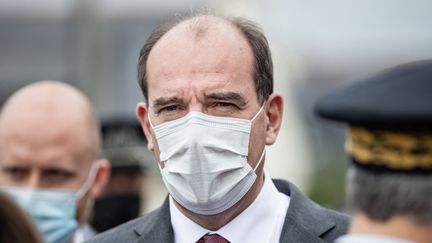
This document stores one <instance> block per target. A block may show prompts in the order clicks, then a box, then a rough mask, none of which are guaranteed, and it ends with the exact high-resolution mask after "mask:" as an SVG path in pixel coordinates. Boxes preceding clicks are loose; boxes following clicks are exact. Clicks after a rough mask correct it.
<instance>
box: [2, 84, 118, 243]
mask: <svg viewBox="0 0 432 243" xmlns="http://www.w3.org/2000/svg"><path fill="white" fill-rule="evenodd" d="M100 146H101V141H100V128H99V123H98V119H97V117H96V115H95V113H94V111H93V109H92V107H91V105H90V102H89V100H88V99H87V98H86V97H85V96H84V95H83V94H82V93H81V92H80V91H79V90H77V89H76V88H74V87H72V86H70V85H67V84H65V83H62V82H58V81H40V82H36V83H33V84H30V85H28V86H25V87H23V88H21V89H20V90H18V91H17V92H15V93H14V94H12V95H11V97H10V98H9V99H8V100H7V101H6V103H5V104H4V106H3V108H2V110H1V113H0V185H1V189H2V190H4V191H6V192H7V193H8V194H9V195H11V196H12V197H13V198H14V199H15V200H16V202H17V203H18V204H19V205H20V206H21V207H22V208H23V209H24V210H25V211H27V212H28V213H29V214H30V215H31V216H32V218H33V220H34V222H35V224H36V226H37V228H38V229H39V231H40V232H41V234H42V235H43V238H44V241H45V242H48V243H51V242H80V241H83V240H85V239H87V238H89V237H90V236H91V232H90V230H89V228H88V226H87V224H86V222H87V220H88V212H89V210H88V207H89V206H90V205H91V204H92V201H93V200H94V199H95V198H96V197H97V196H99V194H100V193H101V191H102V188H103V187H104V185H105V184H106V182H107V180H108V177H109V171H110V167H109V164H108V162H107V161H106V160H104V159H101V158H100V154H101V151H100ZM89 234H90V235H89Z"/></svg>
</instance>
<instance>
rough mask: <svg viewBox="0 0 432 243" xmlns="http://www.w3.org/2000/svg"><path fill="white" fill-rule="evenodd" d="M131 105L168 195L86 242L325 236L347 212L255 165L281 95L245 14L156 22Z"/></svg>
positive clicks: (263, 45) (329, 237) (276, 125)
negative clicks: (140, 98)
mask: <svg viewBox="0 0 432 243" xmlns="http://www.w3.org/2000/svg"><path fill="white" fill-rule="evenodd" d="M138 76H139V84H140V86H141V89H142V91H143V94H144V97H145V99H146V103H139V104H138V105H137V108H136V112H137V116H138V119H139V120H140V122H141V125H142V127H143V130H144V133H145V135H146V137H147V140H148V149H149V150H151V151H153V152H154V154H155V156H156V158H157V160H158V161H159V167H160V170H161V174H162V178H163V180H164V182H165V185H166V187H167V189H168V191H169V194H170V196H169V197H168V198H167V199H166V201H165V202H164V204H163V205H162V207H161V208H159V209H158V210H156V211H154V212H151V213H150V214H148V215H146V216H144V217H142V218H139V219H137V220H134V221H132V222H130V223H127V224H125V225H122V226H120V227H118V228H115V229H114V230H111V231H108V232H106V233H104V234H101V235H100V236H98V237H96V238H95V239H94V240H93V241H90V242H128V241H130V242H132V241H133V242H135V241H137V242H176V243H181V242H234V243H237V242H259V243H263V242H311V243H312V242H314V243H315V242H332V241H333V240H334V239H335V238H337V237H338V236H339V235H341V234H343V233H344V232H345V230H346V227H347V221H348V218H347V217H346V216H344V215H342V214H339V213H337V212H334V211H331V210H328V209H325V208H322V207H320V206H318V205H317V204H315V203H314V202H312V201H310V200H309V199H307V198H306V197H305V196H304V195H303V194H302V193H301V192H300V191H299V190H298V189H297V188H296V187H295V186H294V185H292V184H290V183H289V182H286V181H272V180H271V178H270V175H269V174H268V173H267V172H265V170H264V164H265V146H267V145H271V144H273V143H274V142H275V141H276V137H277V135H278V132H279V129H280V126H281V121H282V105H283V101H282V97H281V96H280V95H279V94H277V93H274V92H273V73H272V60H271V56H270V50H269V47H268V43H267V40H266V38H265V36H264V35H263V34H262V32H261V30H260V29H259V28H258V27H256V25H255V24H254V23H252V22H250V21H248V20H245V19H239V18H232V19H231V18H221V17H216V16H212V15H199V16H195V17H191V18H188V19H185V20H182V21H180V22H175V23H169V24H165V25H162V26H160V27H158V28H157V29H156V30H155V31H154V32H153V33H152V34H151V35H150V37H149V38H148V40H147V42H146V43H145V44H144V47H143V48H142V50H141V52H140V57H139V63H138Z"/></svg>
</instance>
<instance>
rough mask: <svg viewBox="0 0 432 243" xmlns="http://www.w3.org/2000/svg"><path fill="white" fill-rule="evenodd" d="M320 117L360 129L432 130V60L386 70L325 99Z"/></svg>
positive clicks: (321, 101) (321, 102)
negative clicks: (366, 127) (392, 127)
mask: <svg viewBox="0 0 432 243" xmlns="http://www.w3.org/2000/svg"><path fill="white" fill-rule="evenodd" d="M316 111H317V112H318V114H319V115H320V116H321V117H323V118H327V119H330V120H337V121H342V122H346V123H349V124H360V125H378V126H379V125H402V126H404V125H409V126H411V125H414V126H415V125H426V126H432V60H424V61H418V62H412V63H408V64H403V65H399V66H396V67H394V68H390V69H387V70H384V71H383V72H380V73H377V74H376V75H373V76H371V77H369V78H367V79H365V80H361V81H359V82H355V83H353V84H351V85H348V86H346V87H342V88H341V89H339V90H336V91H335V92H333V93H331V94H329V95H327V96H325V97H323V98H322V99H320V100H319V101H318V102H317V105H316Z"/></svg>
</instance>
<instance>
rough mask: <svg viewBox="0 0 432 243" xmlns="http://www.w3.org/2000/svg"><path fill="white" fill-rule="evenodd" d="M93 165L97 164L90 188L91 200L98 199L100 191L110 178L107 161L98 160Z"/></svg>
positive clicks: (109, 166)
mask: <svg viewBox="0 0 432 243" xmlns="http://www.w3.org/2000/svg"><path fill="white" fill-rule="evenodd" d="M94 163H98V168H97V172H96V177H95V179H94V181H93V185H92V186H91V188H90V196H91V197H92V198H93V199H94V198H98V197H99V196H100V195H101V194H102V191H103V189H104V188H105V186H106V185H107V183H108V181H109V178H110V176H111V165H110V163H109V161H108V160H106V159H99V160H97V161H95V162H94Z"/></svg>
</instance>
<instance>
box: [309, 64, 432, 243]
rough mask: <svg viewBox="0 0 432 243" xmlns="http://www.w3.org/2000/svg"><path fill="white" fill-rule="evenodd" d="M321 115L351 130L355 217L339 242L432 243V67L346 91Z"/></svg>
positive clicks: (387, 75)
mask: <svg viewBox="0 0 432 243" xmlns="http://www.w3.org/2000/svg"><path fill="white" fill-rule="evenodd" d="M316 109H317V111H318V113H319V114H320V115H321V116H322V117H324V118H327V119H331V120H337V121H342V122H345V123H348V125H349V126H348V132H347V139H346V149H347V153H348V155H349V156H350V158H351V162H352V163H351V164H352V165H351V166H350V168H349V171H348V175H347V194H348V195H347V197H348V198H347V199H348V200H347V201H348V202H347V203H348V207H349V208H350V209H351V211H352V212H353V218H352V223H351V226H350V229H349V235H347V236H344V237H342V238H340V239H339V240H338V241H337V242H338V243H345V242H346V243H362V242H365V243H372V242H422V243H428V242H429V243H430V242H432V60H427V61H419V62H414V63H408V64H404V65H400V66H397V67H395V68H392V69H388V70H386V71H384V72H381V73H379V74H377V75H374V76H371V77H369V78H368V79H366V80H363V82H359V83H354V84H352V85H350V86H348V87H345V88H342V89H340V90H338V91H336V92H334V93H331V94H330V95H328V96H326V97H324V98H322V99H321V100H320V101H319V102H318V103H317V107H316Z"/></svg>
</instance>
